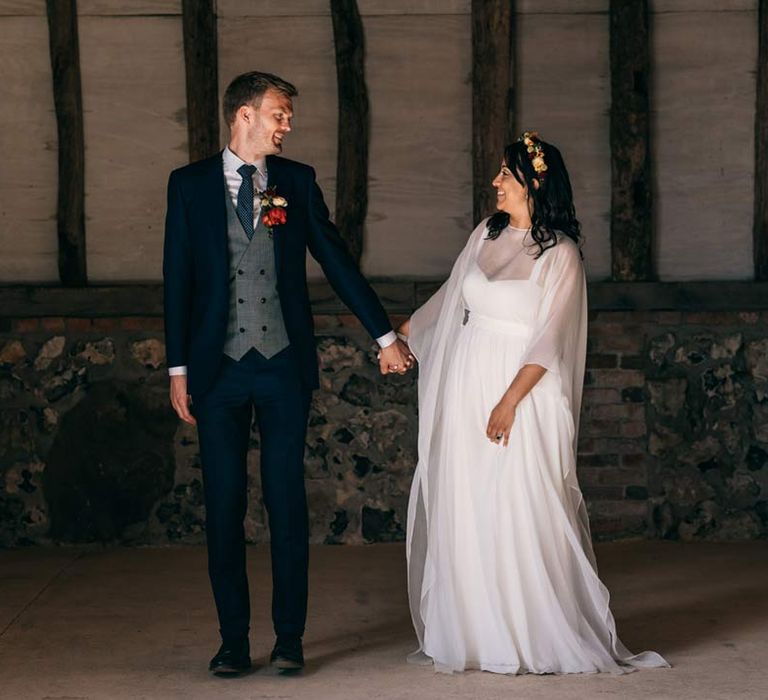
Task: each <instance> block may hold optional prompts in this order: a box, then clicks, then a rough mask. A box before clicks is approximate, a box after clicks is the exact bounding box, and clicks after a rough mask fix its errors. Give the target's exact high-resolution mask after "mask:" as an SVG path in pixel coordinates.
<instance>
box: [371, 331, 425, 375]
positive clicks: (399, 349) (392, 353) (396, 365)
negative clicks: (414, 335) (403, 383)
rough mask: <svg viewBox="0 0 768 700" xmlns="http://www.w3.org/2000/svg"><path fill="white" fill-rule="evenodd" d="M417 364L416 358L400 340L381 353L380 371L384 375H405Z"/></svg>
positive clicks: (383, 349)
mask: <svg viewBox="0 0 768 700" xmlns="http://www.w3.org/2000/svg"><path fill="white" fill-rule="evenodd" d="M414 364H416V358H415V357H414V356H413V355H412V354H411V351H410V350H409V349H408V346H407V345H406V344H405V343H404V342H403V341H402V340H400V339H398V340H396V341H395V342H394V343H392V344H391V345H387V347H385V348H382V349H381V351H380V352H379V370H380V371H381V373H382V374H393V373H397V374H405V373H406V372H407V371H408V370H409V369H411V367H413V366H414Z"/></svg>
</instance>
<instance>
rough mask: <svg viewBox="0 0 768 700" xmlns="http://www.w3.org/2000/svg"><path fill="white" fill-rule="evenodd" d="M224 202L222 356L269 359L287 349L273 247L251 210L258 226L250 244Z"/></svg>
mask: <svg viewBox="0 0 768 700" xmlns="http://www.w3.org/2000/svg"><path fill="white" fill-rule="evenodd" d="M225 198H226V200H227V235H228V238H229V319H228V323H227V339H226V342H225V343H224V353H225V354H226V355H228V356H229V357H231V358H232V359H233V360H239V359H240V358H242V356H243V355H245V353H247V352H248V351H249V350H250V349H251V348H256V349H257V350H258V351H259V352H260V353H261V354H262V355H264V357H267V358H269V357H272V356H273V355H276V354H277V353H278V352H280V351H281V350H283V349H284V348H286V347H288V343H289V340H288V333H287V332H286V330H285V323H284V321H283V312H282V310H281V308H280V297H278V295H277V275H276V270H275V248H274V243H273V241H272V239H271V238H270V237H269V235H268V234H267V230H266V228H265V226H264V224H263V223H262V222H261V217H260V216H259V210H258V209H257V210H256V211H254V215H255V218H256V220H257V221H258V224H257V225H256V229H255V231H254V233H253V238H252V239H251V240H250V241H249V240H248V236H246V235H245V231H243V226H242V224H241V223H240V220H239V219H238V218H237V214H236V213H235V207H234V205H233V204H232V200H231V199H230V198H229V195H228V194H226V193H225Z"/></svg>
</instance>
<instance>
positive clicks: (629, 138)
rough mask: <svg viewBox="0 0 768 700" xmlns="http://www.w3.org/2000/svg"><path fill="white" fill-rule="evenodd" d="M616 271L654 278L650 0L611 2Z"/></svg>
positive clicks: (622, 276)
mask: <svg viewBox="0 0 768 700" xmlns="http://www.w3.org/2000/svg"><path fill="white" fill-rule="evenodd" d="M610 33H611V38H610V45H611V46H610V56H611V135H610V140H611V269H612V277H613V280H614V281H620V280H623V281H639V280H651V279H653V278H654V265H653V211H652V201H651V149H650V145H651V144H650V97H649V83H650V44H649V15H648V0H611V5H610Z"/></svg>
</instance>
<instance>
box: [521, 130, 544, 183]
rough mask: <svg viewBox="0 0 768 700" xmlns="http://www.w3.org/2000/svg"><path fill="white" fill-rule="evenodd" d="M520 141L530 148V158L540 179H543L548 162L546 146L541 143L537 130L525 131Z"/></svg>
mask: <svg viewBox="0 0 768 700" xmlns="http://www.w3.org/2000/svg"><path fill="white" fill-rule="evenodd" d="M518 141H522V142H523V143H524V144H525V146H526V148H527V149H528V159H529V160H530V161H531V165H532V166H533V169H534V170H535V171H536V175H537V176H538V178H539V181H540V182H541V181H543V180H544V178H545V177H546V172H547V164H546V162H544V146H542V145H541V139H540V138H539V135H538V134H537V133H536V132H535V131H524V132H523V135H522V136H521V137H520V138H519V139H518Z"/></svg>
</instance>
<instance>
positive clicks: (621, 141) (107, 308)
mask: <svg viewBox="0 0 768 700" xmlns="http://www.w3.org/2000/svg"><path fill="white" fill-rule="evenodd" d="M329 2H330V9H331V18H332V22H333V35H334V41H335V46H336V61H337V78H338V88H339V127H338V145H339V150H338V167H337V180H338V182H337V190H338V194H337V200H336V220H337V222H339V226H340V229H341V230H342V231H343V235H344V237H345V240H346V242H347V244H348V246H349V248H350V250H351V252H352V254H353V256H354V257H355V258H356V259H357V260H358V261H359V260H360V255H361V253H362V250H363V227H364V222H365V217H366V214H367V206H368V192H367V187H368V144H369V138H370V133H369V132H370V114H369V102H368V89H367V86H366V82H365V36H364V27H363V23H362V21H361V18H360V12H359V9H358V6H357V0H329ZM46 6H47V14H48V22H49V30H50V59H51V66H52V73H53V94H54V102H55V106H56V119H57V126H58V133H59V146H58V148H59V197H58V211H57V220H58V241H59V277H60V284H61V286H42V285H7V286H0V308H2V311H0V316H4V317H25V316H54V315H58V316H82V315H92V316H120V315H148V316H159V315H162V285H160V284H151V285H114V286H88V280H87V271H86V263H85V260H86V256H85V251H86V230H85V217H84V196H85V184H84V167H83V163H84V151H85V144H84V137H83V104H82V95H81V80H80V58H79V47H78V34H77V0H47V3H46ZM515 16H516V2H515V0H508V1H507V2H497V1H496V0H472V2H471V26H472V60H473V94H472V114H473V126H472V161H473V173H472V181H473V210H474V218H475V220H477V218H478V216H479V212H482V211H486V210H488V208H489V206H488V205H489V202H488V201H487V200H488V198H489V197H490V190H489V188H488V187H487V182H488V180H489V179H490V177H492V175H493V172H491V171H494V172H495V164H494V163H493V158H494V157H495V154H497V153H498V152H499V151H500V146H501V144H502V142H503V141H505V140H510V139H512V138H514V135H515V134H516V133H517V131H516V128H517V125H516V124H515V68H516V55H515V49H516V42H515ZM758 18H759V19H758V25H759V26H758V36H759V44H758V65H757V67H756V76H757V78H756V79H757V99H756V111H755V115H756V116H755V197H754V229H753V231H754V249H753V250H754V270H755V278H754V279H755V281H748V282H688V283H684V282H656V281H654V280H656V279H657V277H656V271H655V269H654V258H653V249H654V236H655V231H654V229H653V218H654V217H653V201H652V198H651V186H650V181H651V174H652V172H653V162H652V159H651V147H650V145H651V144H650V138H651V133H650V127H649V124H650V113H651V109H652V105H651V95H650V90H649V83H650V44H649V9H648V0H610V10H609V21H610V73H611V77H610V85H611V110H610V145H611V229H610V230H611V262H612V265H611V267H612V281H611V282H596V283H592V284H590V307H591V308H593V309H597V310H619V309H621V310H632V309H638V310H643V309H688V310H725V309H737V310H750V309H758V308H760V309H761V308H766V307H768V0H759V12H758ZM182 26H183V36H184V60H185V68H186V85H187V111H188V135H189V156H190V160H197V159H199V158H203V157H205V156H208V155H210V154H212V153H214V152H215V151H217V150H218V148H219V145H218V141H219V117H218V115H219V106H218V97H217V96H218V82H217V75H218V66H217V63H216V60H213V61H211V60H210V57H211V56H213V57H216V56H217V19H216V12H215V1H214V0H182ZM489 72H490V73H492V74H493V79H492V80H488V79H487V76H488V73H489ZM500 85H501V86H504V85H506V86H507V89H506V90H503V89H502V90H500V89H498V86H500ZM310 286H311V296H312V299H313V303H314V309H315V311H316V312H317V313H343V312H344V310H345V309H344V307H343V306H342V305H341V304H340V302H339V301H338V300H337V299H336V298H335V296H334V295H333V293H332V292H331V291H330V289H329V287H328V286H327V285H326V284H324V283H314V284H311V285H310ZM374 287H375V288H376V289H377V291H378V292H379V293H380V295H381V297H382V301H383V302H384V304H385V306H386V308H387V310H388V311H390V312H392V313H409V312H410V311H412V310H413V308H414V307H415V306H418V305H419V304H420V303H422V302H423V301H424V300H425V299H426V298H428V296H429V294H430V293H431V292H432V291H433V290H434V289H435V288H436V284H434V283H425V282H412V281H407V280H397V281H395V280H380V281H375V280H374Z"/></svg>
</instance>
